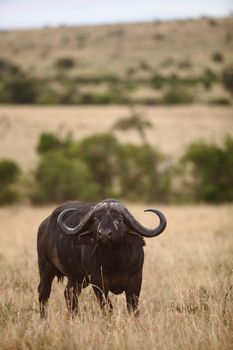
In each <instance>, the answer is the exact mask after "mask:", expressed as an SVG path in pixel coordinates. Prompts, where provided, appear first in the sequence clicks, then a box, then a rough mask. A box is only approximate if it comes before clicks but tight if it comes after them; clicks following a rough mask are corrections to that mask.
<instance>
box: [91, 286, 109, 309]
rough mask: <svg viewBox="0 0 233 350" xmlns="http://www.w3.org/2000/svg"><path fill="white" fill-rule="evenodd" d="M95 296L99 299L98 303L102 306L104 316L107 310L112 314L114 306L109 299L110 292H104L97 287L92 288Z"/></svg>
mask: <svg viewBox="0 0 233 350" xmlns="http://www.w3.org/2000/svg"><path fill="white" fill-rule="evenodd" d="M92 288H93V290H94V292H95V295H96V297H97V300H98V303H99V305H100V308H101V311H102V312H103V314H104V315H106V309H107V310H108V313H111V312H112V309H113V306H112V303H111V300H110V299H109V297H108V291H105V292H103V291H102V290H101V289H100V288H98V287H97V286H94V285H93V286H92Z"/></svg>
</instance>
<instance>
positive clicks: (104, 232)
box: [99, 229, 112, 238]
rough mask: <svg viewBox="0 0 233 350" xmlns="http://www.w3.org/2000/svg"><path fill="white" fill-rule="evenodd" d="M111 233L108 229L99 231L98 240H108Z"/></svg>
mask: <svg viewBox="0 0 233 350" xmlns="http://www.w3.org/2000/svg"><path fill="white" fill-rule="evenodd" d="M111 234H112V231H111V230H110V229H105V230H104V229H100V230H99V236H100V238H110V236H111Z"/></svg>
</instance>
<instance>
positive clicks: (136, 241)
mask: <svg viewBox="0 0 233 350" xmlns="http://www.w3.org/2000/svg"><path fill="white" fill-rule="evenodd" d="M126 241H127V242H128V243H130V244H133V245H138V246H141V247H143V246H144V245H146V243H145V240H144V238H143V237H142V236H140V235H139V234H138V233H136V232H133V231H128V232H127V234H126Z"/></svg>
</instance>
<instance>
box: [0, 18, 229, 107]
mask: <svg viewBox="0 0 233 350" xmlns="http://www.w3.org/2000/svg"><path fill="white" fill-rule="evenodd" d="M232 33H233V20H232V18H222V19H211V18H202V19H198V20H180V21H169V22H158V21H155V22H150V23H137V24H116V25H101V26H83V27H65V26H61V27H58V28H43V29H36V30H21V31H5V32H0V50H1V55H0V59H1V60H0V63H1V62H3V63H4V64H6V63H7V64H8V63H9V64H10V66H12V65H13V67H14V66H16V67H17V68H18V69H19V70H20V72H21V73H23V74H24V75H27V77H30V78H33V81H34V83H35V84H36V88H35V90H37V91H38V90H39V91H40V94H39V96H36V97H35V98H34V99H31V101H26V102H31V103H43V104H44V103H45V104H47V103H49V104H50V103H62V104H90V103H92V104H109V103H129V102H139V103H144V104H158V103H165V104H167V103H170V102H171V103H174V98H173V96H172V97H170V95H169V94H168V93H169V92H170V93H173V92H174V91H170V90H171V88H172V87H174V84H175V85H176V86H175V90H176V91H177V85H179V94H180V95H181V98H180V99H179V97H178V99H177V98H176V97H175V103H193V102H201V103H206V102H208V103H215V102H216V103H218V102H219V101H220V104H221V103H222V104H224V103H225V104H229V103H230V102H231V100H232V96H231V95H230V93H229V92H228V91H227V90H226V89H224V87H223V85H222V83H221V79H222V71H223V69H224V67H227V66H229V65H231V64H232V62H233V55H232V47H233V35H232ZM4 64H3V66H4ZM8 68H9V67H8ZM0 74H1V65H0ZM35 79H36V82H35ZM38 79H39V82H38ZM41 85H42V86H43V87H46V89H47V90H48V91H47V90H46V91H47V92H46V97H45V96H44V95H43V94H41V90H42V87H41ZM3 89H5V90H7V88H6V87H5V86H4V87H3V88H2V90H3ZM29 89H31V90H32V88H31V86H30V87H29ZM169 89H170V90H169ZM21 90H22V89H21ZM10 94H11V93H10ZM167 94H168V97H167ZM8 95H9V93H8ZM41 95H42V96H41ZM177 100H178V102H177ZM1 102H8V103H11V102H12V101H11V100H9V99H8V100H4V99H3V101H1ZM14 102H18V103H21V101H14V99H13V103H14ZM23 103H24V101H23Z"/></svg>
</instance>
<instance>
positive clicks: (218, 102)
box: [209, 96, 231, 106]
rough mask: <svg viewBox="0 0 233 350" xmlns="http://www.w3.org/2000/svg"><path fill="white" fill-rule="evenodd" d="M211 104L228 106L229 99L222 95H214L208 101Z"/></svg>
mask: <svg viewBox="0 0 233 350" xmlns="http://www.w3.org/2000/svg"><path fill="white" fill-rule="evenodd" d="M209 103H210V104H211V105H220V106H230V105H231V100H230V99H229V98H227V97H224V96H219V97H215V98H214V99H212V100H210V102H209Z"/></svg>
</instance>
